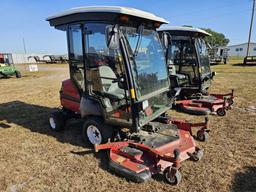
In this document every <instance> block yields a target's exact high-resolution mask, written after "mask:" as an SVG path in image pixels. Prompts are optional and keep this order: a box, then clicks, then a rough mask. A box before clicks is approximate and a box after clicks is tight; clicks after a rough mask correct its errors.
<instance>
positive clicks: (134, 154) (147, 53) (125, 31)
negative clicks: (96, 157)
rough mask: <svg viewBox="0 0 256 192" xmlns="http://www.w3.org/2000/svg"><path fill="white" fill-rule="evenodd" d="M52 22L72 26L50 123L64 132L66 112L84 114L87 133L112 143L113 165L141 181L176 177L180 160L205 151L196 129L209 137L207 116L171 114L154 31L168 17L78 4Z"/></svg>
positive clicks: (97, 141) (101, 144)
mask: <svg viewBox="0 0 256 192" xmlns="http://www.w3.org/2000/svg"><path fill="white" fill-rule="evenodd" d="M47 21H49V22H50V25H51V26H54V27H55V28H57V29H59V30H63V31H66V32H67V41H68V52H69V68H70V79H68V80H65V81H63V82H62V87H61V90H60V100H61V105H62V108H61V109H60V110H58V111H55V112H53V113H52V114H51V115H50V117H49V125H50V128H51V129H52V130H54V131H60V130H62V129H64V125H65V122H66V121H67V120H68V119H70V118H80V119H82V120H83V121H84V125H83V131H82V136H83V138H84V139H85V140H86V141H87V142H89V143H90V144H91V145H94V147H95V151H96V152H97V151H99V150H103V149H107V150H108V154H109V155H108V156H109V168H110V170H113V171H115V172H117V173H119V174H121V175H123V176H125V177H126V178H128V179H131V180H133V181H136V182H143V181H145V180H147V179H149V178H151V176H152V175H155V174H158V173H163V175H164V177H165V178H166V180H167V181H168V182H169V183H170V184H178V183H179V182H180V180H181V173H180V171H179V168H180V166H181V162H182V161H184V160H187V159H191V160H194V161H198V160H200V159H201V157H202V155H203V151H202V150H201V149H199V148H198V147H197V146H196V143H195V141H194V137H193V135H192V129H194V128H196V129H198V132H197V137H196V138H197V139H199V140H202V141H203V140H206V139H207V138H206V137H207V132H208V123H207V120H206V121H205V122H202V123H195V124H192V123H188V122H186V121H183V120H178V119H174V118H171V117H169V116H168V115H167V111H168V110H169V109H170V108H171V106H172V103H171V102H170V99H169V97H168V93H169V90H170V81H169V77H168V71H167V68H166V63H165V58H164V53H163V48H162V45H161V41H160V39H159V36H158V33H157V32H156V29H157V28H158V27H159V26H160V25H161V24H163V23H167V21H166V20H164V19H163V18H160V17H157V16H155V15H154V14H151V13H148V12H144V11H141V10H137V9H133V8H127V7H114V6H113V7H109V6H102V7H80V8H74V9H71V10H68V11H66V12H63V13H60V14H58V15H56V16H52V17H49V18H48V19H47ZM165 45H168V42H166V43H165Z"/></svg>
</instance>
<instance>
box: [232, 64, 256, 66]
mask: <svg viewBox="0 0 256 192" xmlns="http://www.w3.org/2000/svg"><path fill="white" fill-rule="evenodd" d="M232 66H234V67H255V66H256V63H252V64H243V63H234V64H232Z"/></svg>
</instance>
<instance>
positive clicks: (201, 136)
mask: <svg viewBox="0 0 256 192" xmlns="http://www.w3.org/2000/svg"><path fill="white" fill-rule="evenodd" d="M197 137H198V139H199V140H200V141H203V140H204V134H203V133H199V134H198V135H197Z"/></svg>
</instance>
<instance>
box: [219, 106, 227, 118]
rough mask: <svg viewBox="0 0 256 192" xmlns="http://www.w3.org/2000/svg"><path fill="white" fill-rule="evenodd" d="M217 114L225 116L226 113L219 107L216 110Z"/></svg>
mask: <svg viewBox="0 0 256 192" xmlns="http://www.w3.org/2000/svg"><path fill="white" fill-rule="evenodd" d="M217 115H219V116H221V117H223V116H225V115H226V111H225V109H223V108H219V109H218V110H217Z"/></svg>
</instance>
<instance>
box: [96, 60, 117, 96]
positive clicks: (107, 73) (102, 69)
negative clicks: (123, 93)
mask: <svg viewBox="0 0 256 192" xmlns="http://www.w3.org/2000/svg"><path fill="white" fill-rule="evenodd" d="M99 74H100V77H101V83H102V86H103V90H104V91H106V92H111V91H114V90H116V89H119V87H118V83H117V82H115V83H113V80H114V79H116V78H117V77H116V74H115V73H114V71H113V70H112V69H111V68H110V67H109V66H107V65H102V66H99ZM104 77H106V78H111V79H105V78H104Z"/></svg>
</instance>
